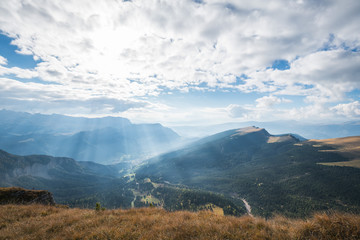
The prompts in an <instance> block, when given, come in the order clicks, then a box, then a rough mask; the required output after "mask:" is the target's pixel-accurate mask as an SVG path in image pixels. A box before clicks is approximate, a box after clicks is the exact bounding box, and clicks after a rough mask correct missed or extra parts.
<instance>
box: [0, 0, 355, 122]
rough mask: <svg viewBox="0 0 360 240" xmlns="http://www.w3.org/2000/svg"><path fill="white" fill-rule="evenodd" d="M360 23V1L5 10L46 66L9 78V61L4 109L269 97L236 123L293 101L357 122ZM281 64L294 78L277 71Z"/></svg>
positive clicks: (155, 1) (2, 16) (26, 5)
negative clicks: (183, 96) (199, 96)
mask: <svg viewBox="0 0 360 240" xmlns="http://www.w3.org/2000/svg"><path fill="white" fill-rule="evenodd" d="M359 12H360V1H357V0H344V1H329V0H318V1H313V0H290V1H289V0H277V1H258V0H255V1H238V0H227V1H222V0H218V1H217V0H213V1H211V0H209V1H190V0H188V1H185V0H184V1H170V0H161V1H159V0H147V1H142V0H133V1H117V0H109V1H86V0H76V1H70V0H67V1H64V0H62V1H60V0H52V1H50V0H48V1H47V0H43V1H30V0H22V1H14V0H4V1H2V3H1V5H0V30H1V31H2V33H3V34H6V35H7V36H9V37H11V38H13V39H14V40H13V41H12V44H13V45H16V46H17V47H18V51H17V52H18V53H19V54H27V55H33V57H34V59H35V60H37V61H38V63H37V66H36V67H35V68H34V69H21V68H17V67H12V68H10V67H7V65H6V64H7V59H6V56H0V76H3V78H1V80H0V96H1V98H2V100H3V101H2V106H0V107H8V106H6V104H5V102H9V104H13V106H15V105H16V103H15V102H14V101H16V102H17V103H19V102H21V101H26V102H28V101H29V99H33V100H35V102H39V103H40V102H42V103H43V104H45V105H46V103H48V104H47V107H48V108H51V107H52V106H53V108H55V109H56V108H57V105H56V104H55V102H56V101H58V102H59V104H58V105H59V106H60V105H61V106H62V107H63V108H65V107H66V106H70V105H69V104H70V103H71V105H74V106H78V108H79V109H80V108H83V109H87V110H86V111H83V112H84V113H88V112H89V111H90V112H91V111H95V112H96V111H99V112H100V113H104V114H106V113H109V114H110V113H114V112H124V111H126V110H129V109H133V108H143V107H144V106H154V105H152V104H151V103H149V102H147V100H146V98H147V97H149V96H159V95H161V94H163V93H164V92H171V91H175V90H180V91H183V92H187V91H189V90H191V89H195V90H196V89H202V90H210V91H211V90H216V91H227V90H229V89H230V90H235V91H238V92H239V93H251V92H257V93H262V94H264V96H263V97H261V98H259V99H258V100H256V101H255V102H254V103H253V105H252V106H250V107H249V106H247V107H244V106H242V105H241V103H236V102H234V103H232V104H233V105H231V106H230V105H229V106H228V107H227V111H228V112H229V115H230V116H231V117H241V116H244V113H246V114H247V113H248V112H249V110H251V109H249V108H253V109H252V110H256V109H257V110H259V109H264V108H268V107H273V106H275V105H278V104H281V103H286V102H289V101H288V100H287V98H286V96H289V95H293V96H303V97H304V99H305V103H306V104H308V106H309V107H311V106H315V105H316V106H320V107H321V109H323V110H324V111H327V112H332V113H333V114H338V115H339V116H340V115H342V116H344V112H346V114H345V115H347V116H350V115H351V116H355V115H356V114H355V115H354V114H350V113H347V112H348V111H351V109H353V108H351V107H348V108H346V109H348V110H346V111H345V110H341V109H345V106H347V105H346V104H351V103H353V102H354V100H353V99H347V93H349V92H351V91H353V90H355V89H359V88H360V79H359V76H360V67H359V66H360V52H359V51H360V31H359V30H360V24H359V23H360V15H359V14H358V13H359ZM279 60H281V61H284V62H288V63H289V68H287V69H275V68H272V66H273V64H274V63H275V62H276V61H279ZM21 79H27V81H22V80H21ZM31 79H37V80H39V81H36V80H33V82H35V83H31V81H32V80H31ZM29 81H30V82H29ZM40 81H41V82H40ZM40 92H41V94H40ZM40 95H41V96H42V97H39V96H40ZM99 99H101V100H99ZM48 100H50V101H48ZM46 101H47V102H46ZM90 101H93V102H94V105H95V106H98V110H96V109H97V107H94V108H93V110H90V109H91V107H89V104H87V102H90ZM341 101H342V102H341ZM344 101H345V102H344ZM346 101H347V102H346ZM75 102H76V103H75ZM340 102H341V103H340ZM50 103H52V104H50ZM60 103H61V104H60ZM326 104H332V105H331V106H328V105H326ZM339 104H345V105H339ZM35 105H36V104H35ZM90 105H91V104H90ZM355 105H356V104H355ZM9 106H10V105H9ZM37 106H42V105H41V104H40V105H37ZM335 106H337V107H335ZM349 106H350V105H349ZM34 107H35V106H34ZM331 107H332V108H331ZM102 108H103V110H101V111H100V109H102ZM225 108H226V106H225ZM294 108H295V109H293V112H294V114H295V113H298V112H301V111H305V110H304V108H303V109H301V108H299V107H294ZM38 109H39V111H40V107H38ZM79 109H77V110H76V111H80V110H79ZM104 109H106V110H104ZM225 110H226V109H225ZM335 110H336V111H335ZM166 111H168V110H166ZM354 111H355V110H354ZM130 115H131V114H130ZM326 116H328V115H326Z"/></svg>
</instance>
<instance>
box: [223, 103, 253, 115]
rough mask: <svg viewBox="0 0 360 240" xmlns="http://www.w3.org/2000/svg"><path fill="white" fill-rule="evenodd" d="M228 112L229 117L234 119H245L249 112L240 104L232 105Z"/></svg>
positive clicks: (227, 108)
mask: <svg viewBox="0 0 360 240" xmlns="http://www.w3.org/2000/svg"><path fill="white" fill-rule="evenodd" d="M226 111H227V112H228V114H229V116H230V117H232V118H240V117H244V116H245V115H246V114H247V113H248V112H249V110H247V109H245V108H244V107H242V106H240V105H238V104H230V105H229V106H227V107H226Z"/></svg>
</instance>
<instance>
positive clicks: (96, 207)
mask: <svg viewBox="0 0 360 240" xmlns="http://www.w3.org/2000/svg"><path fill="white" fill-rule="evenodd" d="M100 209H101V205H100V203H99V202H97V203H96V206H95V210H96V211H100Z"/></svg>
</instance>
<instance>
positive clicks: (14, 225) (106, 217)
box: [0, 205, 360, 240]
mask: <svg viewBox="0 0 360 240" xmlns="http://www.w3.org/2000/svg"><path fill="white" fill-rule="evenodd" d="M0 216H1V217H0V239H179V240H180V239H279V240H281V239H286V240H289V239H290V240H291V239H326V240H332V239H354V240H355V239H359V238H360V216H358V215H351V214H340V213H331V214H316V215H314V216H313V217H311V218H309V219H307V220H295V219H286V218H284V217H280V216H277V217H275V218H273V219H269V220H264V219H262V218H252V217H249V216H244V217H240V218H237V217H229V216H218V215H215V214H214V213H212V212H210V211H201V212H197V213H192V212H185V211H177V212H166V211H165V210H162V209H156V208H140V209H131V210H121V209H116V210H104V211H95V210H89V209H76V208H75V209H64V208H56V207H51V206H43V205H28V206H19V205H3V206H0Z"/></svg>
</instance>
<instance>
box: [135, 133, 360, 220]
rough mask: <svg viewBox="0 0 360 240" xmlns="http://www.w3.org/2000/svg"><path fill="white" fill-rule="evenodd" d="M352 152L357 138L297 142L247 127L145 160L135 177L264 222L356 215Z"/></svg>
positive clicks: (359, 189) (359, 186) (357, 172)
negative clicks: (220, 197)
mask: <svg viewBox="0 0 360 240" xmlns="http://www.w3.org/2000/svg"><path fill="white" fill-rule="evenodd" d="M350 139H351V141H350ZM350 143H351V144H350ZM350 146H351V147H350ZM356 146H360V137H354V138H345V139H332V141H326V140H323V141H322V140H319V141H300V140H299V139H298V138H297V137H296V136H293V135H291V134H287V135H280V136H276V135H271V134H269V133H268V132H267V131H266V130H265V129H262V128H256V127H248V128H242V129H234V130H229V131H225V132H222V133H219V134H215V135H213V136H210V137H207V138H204V139H201V140H199V141H197V142H195V143H193V144H191V145H189V146H188V147H186V148H183V149H180V150H177V151H173V152H170V153H166V154H163V155H160V156H158V157H155V158H152V159H149V160H148V163H147V164H143V165H142V166H140V167H139V168H138V169H137V170H136V176H137V178H139V179H142V178H150V179H151V180H152V181H153V182H156V183H168V184H175V185H180V186H184V185H185V186H188V187H191V188H201V189H204V190H208V191H213V192H218V193H222V194H224V195H225V196H227V197H228V198H229V199H231V200H232V201H234V202H237V203H238V204H241V203H242V201H243V198H244V199H246V200H247V202H248V203H249V204H250V205H251V208H252V210H253V213H254V214H256V215H261V216H266V217H269V216H272V214H273V213H280V214H285V215H287V216H291V217H303V216H306V215H309V214H311V213H312V212H314V211H323V210H329V209H337V210H342V211H351V212H358V213H359V212H360V202H359V199H360V178H359V176H360V163H358V162H357V160H356V159H357V158H358V159H360V154H358V152H356V151H357V150H356V149H357V148H356ZM349 153H350V154H349ZM344 163H345V164H344ZM340 166H351V167H340Z"/></svg>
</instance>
